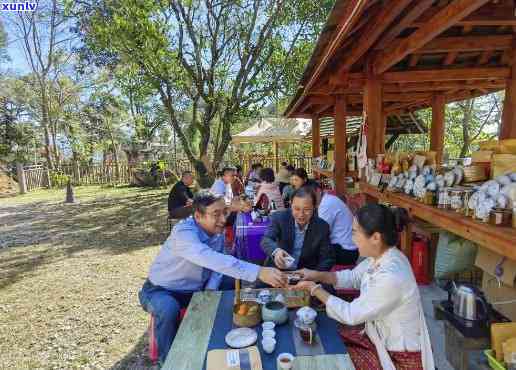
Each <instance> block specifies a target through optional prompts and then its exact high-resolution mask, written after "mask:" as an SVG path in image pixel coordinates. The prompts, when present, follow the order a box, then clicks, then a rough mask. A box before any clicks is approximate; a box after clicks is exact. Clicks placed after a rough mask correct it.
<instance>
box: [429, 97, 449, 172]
mask: <svg viewBox="0 0 516 370" xmlns="http://www.w3.org/2000/svg"><path fill="white" fill-rule="evenodd" d="M445 108H446V100H445V96H444V94H436V95H434V96H433V97H432V127H431V129H430V130H431V131H430V150H432V151H435V152H436V153H437V156H436V161H437V165H438V166H439V165H440V164H441V163H442V159H443V151H444V115H445Z"/></svg>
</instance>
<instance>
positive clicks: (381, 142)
mask: <svg viewBox="0 0 516 370" xmlns="http://www.w3.org/2000/svg"><path fill="white" fill-rule="evenodd" d="M387 117H388V115H387V113H385V111H384V110H383V109H382V119H381V120H380V125H379V126H378V140H377V142H376V145H377V148H376V150H377V153H385V134H386V132H387Z"/></svg>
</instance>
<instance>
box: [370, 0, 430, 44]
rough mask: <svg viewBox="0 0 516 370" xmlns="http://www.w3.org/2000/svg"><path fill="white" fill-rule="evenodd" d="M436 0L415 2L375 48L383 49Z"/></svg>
mask: <svg viewBox="0 0 516 370" xmlns="http://www.w3.org/2000/svg"><path fill="white" fill-rule="evenodd" d="M433 2H434V0H418V1H417V2H416V3H415V4H413V5H412V6H411V7H410V9H409V11H408V13H407V14H406V15H405V16H404V17H403V18H402V19H401V20H400V21H399V22H397V23H396V24H395V25H393V26H392V27H391V28H390V29H389V30H388V31H387V32H386V33H385V35H384V36H383V37H382V38H381V39H380V41H378V43H377V46H376V47H375V49H383V48H385V45H387V44H389V43H390V42H391V41H393V40H394V39H395V38H396V37H398V36H399V35H400V33H401V32H403V30H405V28H407V27H408V26H410V24H411V23H413V22H414V21H415V20H416V19H418V18H419V17H420V16H421V15H422V14H423V13H424V12H425V10H427V9H428V8H429V7H430V6H432V4H433Z"/></svg>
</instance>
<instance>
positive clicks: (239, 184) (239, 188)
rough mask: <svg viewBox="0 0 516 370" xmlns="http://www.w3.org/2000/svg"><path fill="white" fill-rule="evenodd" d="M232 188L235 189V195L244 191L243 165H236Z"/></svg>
mask: <svg viewBox="0 0 516 370" xmlns="http://www.w3.org/2000/svg"><path fill="white" fill-rule="evenodd" d="M231 190H233V195H234V196H237V195H240V194H243V193H244V182H243V180H242V166H240V165H236V166H235V178H234V179H233V182H232V183H231Z"/></svg>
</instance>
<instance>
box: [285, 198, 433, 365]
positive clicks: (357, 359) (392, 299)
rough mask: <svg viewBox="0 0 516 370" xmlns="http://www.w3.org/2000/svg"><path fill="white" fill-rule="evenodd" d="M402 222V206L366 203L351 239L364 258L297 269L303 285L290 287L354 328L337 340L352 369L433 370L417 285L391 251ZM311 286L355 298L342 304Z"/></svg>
mask: <svg viewBox="0 0 516 370" xmlns="http://www.w3.org/2000/svg"><path fill="white" fill-rule="evenodd" d="M407 222H408V215H407V212H406V211H405V210H404V209H402V208H395V209H392V210H391V209H389V208H387V207H385V206H382V205H378V204H368V205H366V206H364V207H362V208H361V209H360V210H359V211H358V213H357V216H356V219H355V221H354V223H353V241H354V243H355V244H356V245H357V246H358V250H359V252H360V255H361V256H363V257H367V258H366V259H365V260H364V261H363V262H361V263H360V264H359V265H358V266H357V267H355V268H354V269H353V270H343V271H339V272H320V271H312V270H308V269H302V270H299V271H297V272H298V273H299V274H300V275H302V277H303V280H304V281H301V282H300V283H298V284H297V285H296V286H295V289H305V290H307V291H309V292H310V294H311V295H312V296H315V297H317V298H318V299H319V300H320V301H322V302H324V303H325V304H326V312H327V313H328V315H329V316H330V317H332V318H334V319H335V320H337V321H339V322H341V323H342V324H345V325H349V326H355V327H354V328H350V327H344V328H343V329H342V331H341V336H342V338H343V339H344V342H345V344H346V346H347V349H348V352H349V354H350V356H351V359H352V361H353V363H354V364H355V367H356V368H357V369H369V370H376V369H378V370H380V369H385V370H394V369H396V370H400V369H401V370H409V369H410V370H421V369H423V370H434V369H435V366H434V360H433V355H432V348H431V344H430V337H429V335H428V329H427V326H426V321H425V316H424V313H423V307H422V305H421V298H420V296H419V290H418V287H417V283H416V280H415V278H414V274H413V273H412V268H411V266H410V263H409V261H408V259H407V258H406V257H405V255H404V254H403V253H402V252H401V251H400V250H399V249H398V248H396V244H397V242H398V234H399V232H400V231H402V230H403V228H404V226H405V225H406V223H407ZM316 282H321V283H324V284H331V285H334V286H335V287H336V288H337V289H339V288H341V289H349V288H353V289H360V296H359V297H358V298H357V299H355V300H353V301H352V302H346V301H344V300H342V299H340V298H338V297H336V296H333V295H330V293H328V292H327V291H325V290H324V289H323V287H322V286H321V285H320V284H317V283H316ZM357 325H361V326H365V331H364V330H363V329H364V328H363V327H359V328H357V327H356V326H357Z"/></svg>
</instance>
